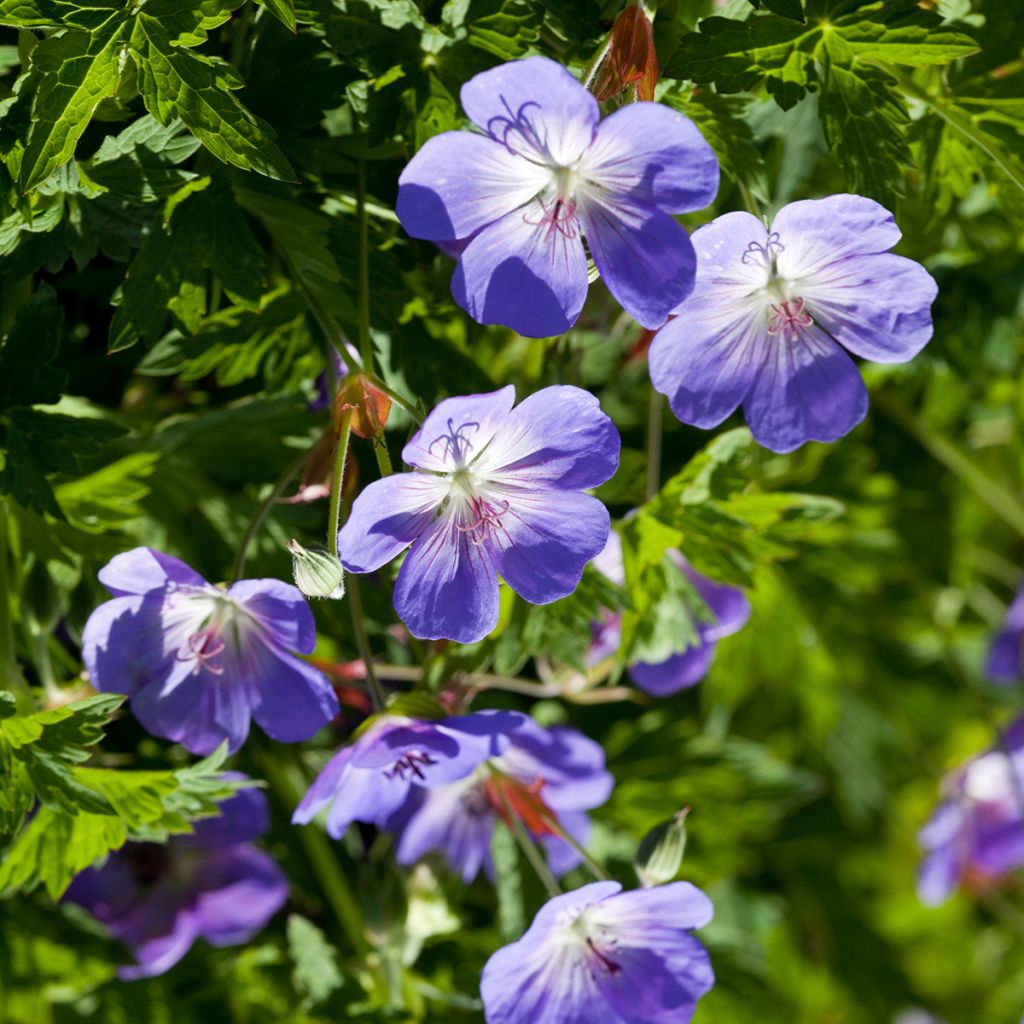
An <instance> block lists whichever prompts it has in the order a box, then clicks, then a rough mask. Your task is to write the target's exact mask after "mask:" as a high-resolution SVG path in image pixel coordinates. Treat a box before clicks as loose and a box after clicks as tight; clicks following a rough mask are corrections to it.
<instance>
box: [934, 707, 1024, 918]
mask: <svg viewBox="0 0 1024 1024" xmlns="http://www.w3.org/2000/svg"><path fill="white" fill-rule="evenodd" d="M942 789H943V795H944V797H945V799H944V801H943V802H942V803H941V804H940V805H939V807H938V808H937V809H936V811H935V813H934V814H933V815H932V817H931V819H930V820H929V821H928V823H927V825H925V826H924V828H923V829H921V832H920V835H919V836H918V839H919V842H920V843H921V846H922V847H923V848H924V849H925V850H926V851H927V853H926V856H925V859H924V861H923V863H922V864H921V869H920V871H919V872H918V878H917V891H918V895H919V896H920V897H921V901H922V902H923V903H926V904H929V905H930V906H935V905H937V904H940V903H943V902H944V901H945V900H946V899H947V898H948V897H949V896H950V895H951V893H952V892H953V890H954V889H956V888H957V886H959V885H962V884H966V885H970V886H974V887H977V888H983V887H985V886H987V885H991V884H993V883H994V882H998V881H999V880H1000V879H1001V878H1002V877H1003V876H1004V875H1006V874H1007V873H1008V872H1010V871H1012V870H1013V869H1014V868H1019V867H1022V866H1024V718H1022V719H1018V720H1017V721H1016V722H1015V723H1014V724H1013V725H1011V726H1010V728H1009V729H1007V730H1006V731H1005V732H1004V733H1003V736H1002V743H1001V745H1000V746H998V747H996V748H993V749H992V750H989V751H987V752H986V753H984V754H982V755H980V756H979V757H975V758H972V759H971V760H970V761H968V762H967V763H966V764H964V765H961V767H959V768H958V769H956V771H954V772H951V773H950V774H949V775H948V776H946V778H945V780H944V781H943V785H942Z"/></svg>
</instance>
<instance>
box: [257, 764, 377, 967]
mask: <svg viewBox="0 0 1024 1024" xmlns="http://www.w3.org/2000/svg"><path fill="white" fill-rule="evenodd" d="M281 749H283V748H280V747H277V748H275V749H274V750H273V751H269V750H263V749H260V750H259V751H258V753H257V758H258V761H259V764H260V768H261V770H262V771H263V773H264V774H265V775H266V777H267V781H268V782H269V783H270V785H271V786H272V787H273V789H274V791H275V792H276V793H277V795H278V798H279V799H280V801H281V803H282V804H283V805H284V806H285V808H286V809H288V810H291V809H293V808H295V807H297V806H298V804H299V801H300V800H301V799H302V792H303V788H304V785H305V779H304V777H303V776H304V773H303V771H302V769H301V768H300V766H299V765H298V764H297V763H295V762H292V763H291V764H287V765H283V764H281V763H280V762H279V761H278V759H277V756H276V754H277V751H278V750H281ZM298 833H299V839H300V841H301V842H302V845H303V848H304V849H305V852H306V857H307V858H308V859H309V862H310V864H311V865H312V867H313V872H314V874H315V875H316V877H317V881H318V882H319V883H320V886H321V888H322V889H323V891H324V895H325V896H326V897H327V902H328V903H330V905H331V909H332V910H333V911H334V915H335V917H337V919H338V923H339V924H340V925H341V926H342V928H343V929H344V931H345V934H346V935H347V936H348V939H349V941H350V942H351V943H352V945H353V947H354V948H355V950H356V952H357V953H358V954H360V955H361V956H364V955H365V954H366V953H368V952H369V951H370V943H369V942H368V941H367V938H366V936H365V935H364V934H363V914H362V909H361V908H360V906H359V901H358V900H357V899H356V896H355V894H354V893H353V892H352V889H351V887H350V886H349V884H348V880H347V879H346V878H345V876H344V874H342V871H341V867H340V865H339V864H338V859H337V857H336V856H335V853H334V850H332V849H331V842H330V840H329V839H328V837H327V835H326V833H325V832H324V831H323V830H322V829H321V828H320V826H319V825H312V826H307V827H305V828H300V829H298Z"/></svg>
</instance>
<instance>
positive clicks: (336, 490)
mask: <svg viewBox="0 0 1024 1024" xmlns="http://www.w3.org/2000/svg"><path fill="white" fill-rule="evenodd" d="M351 436H352V409H346V410H345V411H344V412H343V413H342V414H341V424H340V427H339V429H338V442H337V444H336V445H335V446H334V469H333V470H332V472H331V514H330V516H329V518H328V522H327V550H328V551H330V553H331V554H332V555H334V557H335V558H337V557H338V531H339V530H340V529H341V497H342V492H343V491H344V489H345V459H346V458H347V457H348V441H349V438H350V437H351Z"/></svg>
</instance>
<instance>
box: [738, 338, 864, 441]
mask: <svg viewBox="0 0 1024 1024" xmlns="http://www.w3.org/2000/svg"><path fill="white" fill-rule="evenodd" d="M743 409H744V411H745V412H746V415H747V421H748V422H749V423H750V429H751V431H752V432H753V434H754V437H755V438H756V440H757V442H758V444H761V445H764V447H765V448H770V449H771V450H772V451H775V452H791V451H793V450H794V449H795V448H799V447H800V445H802V444H803V443H804V442H806V441H835V440H836V439H837V438H840V437H842V436H843V435H844V434H848V433H849V432H850V431H851V430H852V429H853V428H854V427H855V426H857V424H858V423H860V421H861V420H862V419H864V417H865V415H867V411H868V393H867V389H866V388H865V387H864V381H863V380H861V376H860V373H858V371H857V367H856V366H855V365H854V364H853V360H852V359H850V357H849V356H848V355H847V354H846V353H845V352H844V351H843V350H842V349H841V348H840V347H839V346H838V345H837V344H836V343H835V342H834V341H832V339H831V338H828V337H826V336H825V335H824V334H822V332H821V331H819V330H818V329H817V328H815V327H808V328H805V329H804V330H802V331H801V332H800V336H799V338H798V339H796V340H793V341H790V340H789V339H788V338H785V337H782V336H779V337H777V338H775V339H773V344H771V345H769V346H767V360H766V361H765V363H764V364H763V366H762V367H761V371H760V373H759V374H758V376H757V379H756V380H755V382H754V386H753V388H752V389H751V391H750V394H749V395H747V397H746V399H745V400H744V403H743Z"/></svg>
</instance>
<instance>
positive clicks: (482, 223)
mask: <svg viewBox="0 0 1024 1024" xmlns="http://www.w3.org/2000/svg"><path fill="white" fill-rule="evenodd" d="M549 178H550V173H549V172H548V171H547V169H546V168H544V167H541V166H539V165H538V164H535V163H531V162H530V161H529V160H526V159H524V158H523V157H521V156H518V155H516V154H514V153H510V152H509V150H508V149H506V148H505V146H503V145H502V144H501V143H500V142H496V141H495V140H494V139H491V138H487V137H485V136H481V135H475V134H473V133H472V132H443V133H442V134H441V135H435V136H434V137H433V138H432V139H429V140H428V141H427V142H426V143H425V144H424V146H423V148H422V149H421V150H420V151H419V152H418V153H417V154H416V155H415V156H414V157H413V158H412V160H411V161H410V162H409V163H408V164H407V165H406V167H405V170H404V171H402V174H401V177H399V179H398V202H397V204H396V206H395V212H396V213H397V214H398V219H399V220H400V221H401V222H402V227H403V228H405V230H406V232H407V233H408V234H410V235H412V237H413V238H426V239H430V240H432V241H451V240H454V239H462V238H469V237H470V236H471V235H473V234H475V233H476V232H477V231H479V230H480V229H481V228H482V227H486V226H487V225H488V224H492V223H493V222H494V221H496V220H500V219H501V218H502V217H504V216H505V214H507V213H511V212H512V211H513V210H515V209H517V208H519V207H520V206H524V205H525V204H526V203H528V202H529V201H530V200H531V199H533V197H534V196H536V195H537V193H538V192H540V191H541V190H542V189H543V188H544V186H545V185H546V184H547V182H548V180H549Z"/></svg>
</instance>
